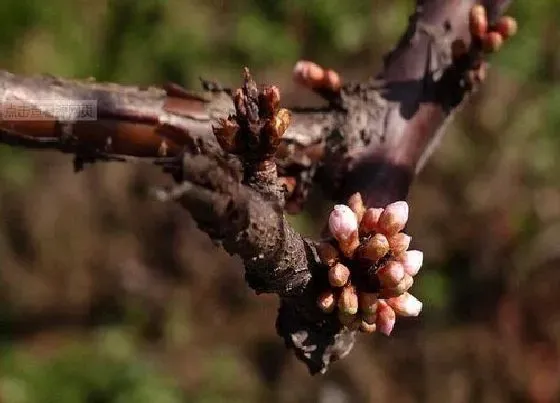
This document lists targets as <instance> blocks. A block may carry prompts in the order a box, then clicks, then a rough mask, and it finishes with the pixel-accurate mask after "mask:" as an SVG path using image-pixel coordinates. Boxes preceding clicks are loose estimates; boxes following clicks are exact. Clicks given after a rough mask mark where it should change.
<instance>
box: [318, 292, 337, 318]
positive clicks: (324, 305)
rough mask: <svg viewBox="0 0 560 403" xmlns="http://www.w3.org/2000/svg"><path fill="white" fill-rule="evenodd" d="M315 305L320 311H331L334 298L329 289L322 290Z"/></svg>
mask: <svg viewBox="0 0 560 403" xmlns="http://www.w3.org/2000/svg"><path fill="white" fill-rule="evenodd" d="M317 305H318V306H319V308H320V309H321V311H323V312H325V313H331V312H332V311H333V310H334V308H335V305H336V298H335V296H334V293H333V292H332V291H331V290H327V291H324V292H322V293H321V294H320V295H319V297H318V298H317Z"/></svg>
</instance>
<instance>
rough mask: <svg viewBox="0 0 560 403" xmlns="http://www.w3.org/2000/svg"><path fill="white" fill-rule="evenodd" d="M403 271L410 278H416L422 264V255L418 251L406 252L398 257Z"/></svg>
mask: <svg viewBox="0 0 560 403" xmlns="http://www.w3.org/2000/svg"><path fill="white" fill-rule="evenodd" d="M399 260H400V261H401V262H402V264H403V266H404V271H405V272H406V274H408V275H410V276H416V275H417V274H418V272H419V271H420V268H421V267H422V264H423V262H424V253H422V252H421V251H419V250H407V251H406V252H404V253H402V254H400V255H399Z"/></svg>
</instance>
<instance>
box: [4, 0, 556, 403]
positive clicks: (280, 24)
mask: <svg viewBox="0 0 560 403" xmlns="http://www.w3.org/2000/svg"><path fill="white" fill-rule="evenodd" d="M412 7H413V1H412V0H328V1H323V0H286V1H276V0H235V1H226V0H221V1H219V0H167V1H166V0H96V1H84V0H50V1H48V2H45V1H42V0H2V1H1V2H0V68H1V69H5V70H10V71H12V72H15V73H18V74H39V73H49V74H53V75H59V76H64V77H75V78H85V77H89V76H94V77H97V78H98V79H99V80H110V81H115V82H120V83H128V84H161V83H163V82H165V81H169V80H172V81H175V82H178V83H181V84H184V85H185V86H187V87H189V88H193V89H194V88H198V86H199V82H198V77H199V76H200V75H202V76H203V77H204V78H207V79H214V80H218V81H220V82H222V83H224V84H226V85H235V84H236V83H238V82H239V77H240V73H241V67H242V66H244V65H247V66H249V67H250V68H251V69H252V71H253V73H254V74H255V76H256V77H257V80H258V81H259V82H267V83H275V84H277V85H280V87H281V88H282V89H283V94H285V96H286V97H285V99H287V103H290V101H294V100H298V101H300V103H302V102H303V100H305V102H309V103H313V102H315V103H317V102H319V101H318V100H317V99H315V98H313V96H312V95H311V94H309V93H307V92H305V91H303V90H301V89H298V88H296V87H295V86H294V85H293V84H292V83H291V68H292V66H293V64H294V63H295V62H296V61H297V60H298V59H300V58H307V59H311V60H314V61H316V62H318V63H320V64H323V65H325V66H327V67H332V68H334V69H336V70H338V71H340V72H341V73H342V75H343V77H346V78H347V79H352V80H359V79H365V78H367V77H368V76H370V75H372V74H374V73H376V72H377V71H378V69H379V67H380V63H381V56H382V55H383V54H384V53H385V52H386V51H388V50H389V49H390V47H391V46H392V44H394V43H395V41H396V40H397V38H398V37H399V35H400V34H401V32H402V31H403V29H404V28H405V26H406V22H407V17H408V15H409V13H410V12H411V11H412ZM511 14H512V15H514V16H515V17H517V18H518V19H519V22H520V30H519V34H518V35H517V36H516V37H515V38H514V39H513V40H511V43H508V44H507V46H506V47H505V49H504V50H503V51H502V52H501V53H500V54H499V55H497V56H495V57H493V58H492V60H491V61H492V65H493V68H492V69H491V71H490V74H489V77H488V81H487V83H486V84H485V85H484V86H483V88H482V89H481V91H479V92H478V93H477V94H476V95H475V96H474V97H473V98H472V100H471V101H470V102H469V103H468V104H467V106H466V107H465V108H464V109H463V110H462V112H461V113H460V114H459V115H458V116H457V117H456V118H455V120H454V122H453V124H452V125H451V127H450V128H449V130H448V134H447V136H446V137H445V138H444V140H443V143H442V145H441V147H440V148H439V149H438V151H437V152H436V153H435V154H434V156H433V157H432V159H431V160H430V161H429V163H428V165H427V166H426V168H425V170H424V171H423V172H422V174H421V175H420V176H419V178H418V180H417V181H416V183H415V186H414V187H413V191H412V194H411V199H410V202H411V206H412V212H411V214H412V218H411V220H412V221H411V224H410V231H409V232H410V233H411V234H412V236H413V244H414V248H419V249H422V250H424V252H425V259H426V263H425V267H424V269H423V271H422V272H421V274H420V275H419V276H418V278H417V283H416V284H415V286H414V288H413V292H414V294H415V295H418V296H419V297H421V299H422V300H423V301H424V303H425V305H424V312H423V314H422V315H421V316H420V318H418V319H414V320H400V321H399V322H398V323H397V326H396V330H395V332H394V336H393V337H391V338H386V337H383V336H380V335H374V336H373V337H371V336H370V337H364V336H361V337H360V340H359V342H358V343H357V346H356V348H355V349H354V351H353V352H352V353H351V355H350V356H349V357H347V358H346V359H345V360H343V361H341V362H338V363H336V364H335V365H333V367H332V369H331V371H330V372H329V373H328V374H327V375H325V376H317V377H313V378H312V377H310V376H309V375H308V374H307V372H306V370H305V368H304V366H303V365H302V364H301V363H299V362H298V361H297V360H296V359H295V358H294V357H293V355H292V353H291V352H288V351H286V350H285V348H284V346H283V344H282V342H281V340H280V339H279V338H278V337H277V336H276V334H275V330H274V319H273V318H274V317H275V316H276V309H277V300H276V298H275V297H272V296H260V297H257V296H255V295H254V294H253V293H252V292H251V290H250V289H249V288H248V287H247V286H246V285H245V284H244V282H243V276H242V273H243V272H242V267H241V265H240V262H239V261H238V260H237V259H236V258H230V257H228V256H227V255H226V254H225V253H224V252H222V251H221V250H218V249H217V248H216V247H214V246H213V245H212V243H211V242H210V240H209V239H208V237H207V236H206V235H204V234H202V233H200V232H199V231H197V229H196V228H195V225H194V224H193V222H192V220H191V219H190V217H189V215H188V213H187V212H185V211H183V210H181V209H179V208H178V207H177V206H174V205H162V204H159V203H157V202H155V201H153V200H152V199H151V198H150V196H149V190H150V189H151V187H152V186H156V185H162V184H167V183H168V181H169V180H168V178H166V177H164V176H163V175H162V174H161V173H160V172H158V170H157V169H155V168H153V167H150V166H139V167H136V166H130V165H119V164H112V165H102V164H97V165H96V166H94V167H91V168H87V169H86V171H85V172H84V173H82V174H80V175H74V174H73V173H72V167H71V158H69V157H68V156H64V155H58V154H56V153H46V152H42V153H41V152H28V151H25V150H23V151H22V150H16V149H12V148H6V147H2V148H0V215H1V217H2V218H1V220H0V401H1V402H7V403H32V402H33V403H34V402H41V403H50V402H53V403H55V402H56V403H78V402H90V403H128V402H146V403H148V402H150V403H151V402H158V403H175V402H200V403H202V402H204V403H213V402H226V401H227V402H261V401H265V400H266V401H271V402H278V403H281V402H322V403H344V402H393V403H401V402H402V403H404V402H449V403H460V402H538V403H541V402H543V403H544V402H554V401H560V356H559V354H560V295H559V294H558V290H559V289H560V271H559V270H558V265H560V241H559V240H560V136H558V130H559V129H558V128H560V51H559V50H558V47H557V45H558V43H560V28H559V27H558V22H557V20H558V16H559V15H560V2H558V1H556V0H540V1H533V2H528V1H520V0H516V1H514V6H513V8H512V9H511ZM315 198H316V200H320V196H315ZM323 204H324V205H325V207H328V203H327V204H325V202H323ZM293 221H294V223H295V225H297V226H298V228H301V230H302V231H304V232H306V233H309V234H313V233H314V231H315V230H316V228H317V225H318V223H317V219H316V215H313V216H312V215H309V214H306V213H303V214H301V215H299V216H297V217H294V219H293Z"/></svg>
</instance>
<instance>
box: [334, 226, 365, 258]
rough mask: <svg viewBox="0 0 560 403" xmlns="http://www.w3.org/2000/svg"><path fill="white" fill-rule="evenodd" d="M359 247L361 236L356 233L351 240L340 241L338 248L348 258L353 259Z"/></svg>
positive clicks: (351, 236)
mask: <svg viewBox="0 0 560 403" xmlns="http://www.w3.org/2000/svg"><path fill="white" fill-rule="evenodd" d="M359 246H360V236H359V235H358V231H354V232H353V233H352V235H350V238H349V239H346V240H340V241H338V247H339V248H340V251H341V252H342V253H343V254H344V256H346V257H352V256H353V255H354V252H355V251H356V249H358V247H359Z"/></svg>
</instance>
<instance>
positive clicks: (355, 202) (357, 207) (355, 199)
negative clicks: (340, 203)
mask: <svg viewBox="0 0 560 403" xmlns="http://www.w3.org/2000/svg"><path fill="white" fill-rule="evenodd" d="M348 207H350V210H352V211H353V212H354V214H356V219H357V220H358V222H360V221H362V217H363V216H364V213H365V212H366V207H365V206H364V201H363V200H362V195H360V194H359V193H354V194H353V195H352V196H350V198H349V199H348Z"/></svg>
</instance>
